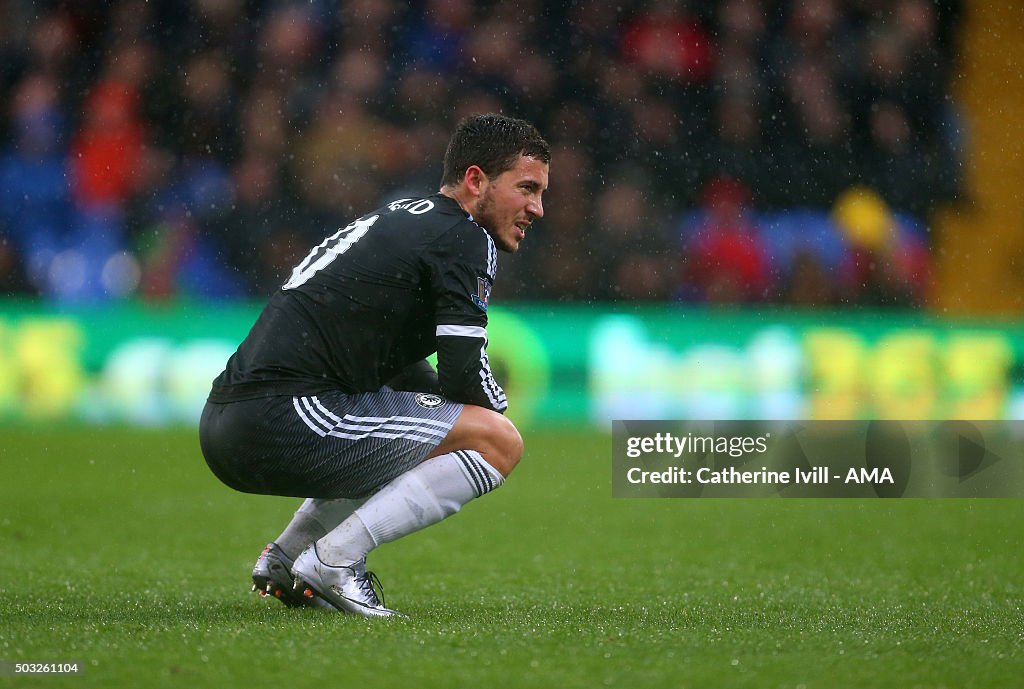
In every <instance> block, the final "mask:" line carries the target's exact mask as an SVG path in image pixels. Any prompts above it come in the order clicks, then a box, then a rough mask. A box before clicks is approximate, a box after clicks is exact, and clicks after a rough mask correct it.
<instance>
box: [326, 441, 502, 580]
mask: <svg viewBox="0 0 1024 689" xmlns="http://www.w3.org/2000/svg"><path fill="white" fill-rule="evenodd" d="M504 480H505V478H504V477H503V476H502V475H501V473H500V472H498V470H497V469H495V468H494V467H492V466H491V465H490V464H488V463H487V461H486V460H485V459H484V458H483V457H482V456H481V455H480V453H479V452H476V451H474V450H456V451H455V452H450V453H448V454H446V455H441V456H440V457H434V458H432V459H428V460H426V461H425V462H423V463H422V464H420V465H419V466H417V467H415V468H413V469H410V470H409V471H407V472H405V473H404V474H402V475H401V476H399V477H398V478H396V479H395V480H393V481H392V482H391V483H389V484H387V485H386V486H384V487H383V488H381V489H380V490H379V491H377V492H376V493H375V494H374V495H373V496H372V497H370V499H369V500H367V501H366V502H365V503H364V504H363V506H362V507H360V508H358V509H357V510H356V511H355V512H354V513H353V514H352V516H351V517H349V518H348V519H346V520H345V521H343V522H342V523H341V524H340V525H339V526H338V528H336V529H334V530H333V531H331V532H330V533H328V534H327V535H326V536H324V537H323V538H321V539H319V540H318V541H317V543H316V550H317V554H318V555H319V556H320V559H321V560H322V561H323V562H324V563H326V564H329V565H347V564H351V563H353V562H356V561H358V560H361V559H362V558H364V557H366V555H367V553H369V552H370V551H371V550H373V549H374V548H376V547H377V546H379V545H382V544H384V543H388V542H390V541H393V540H395V539H397V538H401V537H402V536H407V535H409V534H411V533H413V532H415V531H419V530H420V529H423V528H426V527H428V526H430V525H431V524H436V523H437V522H439V521H441V520H442V519H444V518H445V517H449V516H451V515H453V514H455V513H456V512H458V511H459V509H460V508H461V507H462V506H463V505H465V504H466V503H467V502H469V501H470V500H472V499H473V498H476V497H479V496H481V495H483V494H484V493H489V492H490V491H492V490H494V489H495V488H497V487H498V486H500V485H501V484H502V483H503V482H504Z"/></svg>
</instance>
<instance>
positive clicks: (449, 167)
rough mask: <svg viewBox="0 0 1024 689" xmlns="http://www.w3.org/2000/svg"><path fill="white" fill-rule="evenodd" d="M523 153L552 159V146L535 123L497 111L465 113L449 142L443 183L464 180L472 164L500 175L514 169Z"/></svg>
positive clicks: (453, 184)
mask: <svg viewBox="0 0 1024 689" xmlns="http://www.w3.org/2000/svg"><path fill="white" fill-rule="evenodd" d="M520 155H524V156H529V157H530V158H536V159H537V160H540V161H542V162H544V163H550V162H551V147H550V146H548V142H547V141H545V140H544V139H543V137H541V135H540V132H538V131H537V128H536V127H534V126H533V125H532V124H530V123H529V122H527V121H525V120H517V119H516V118H514V117H506V116H505V115H497V114H495V113H487V114H484V115H470V116H469V117H464V118H462V120H461V121H460V122H459V124H458V125H457V126H456V127H455V133H454V134H452V138H451V140H450V141H449V142H448V150H447V151H445V154H444V174H443V175H442V177H441V186H443V187H446V186H455V185H456V184H458V183H459V182H461V181H462V176H463V175H464V174H465V173H466V170H467V169H469V166H470V165H476V166H477V167H479V168H480V169H481V170H483V171H484V174H485V175H487V176H488V177H497V176H498V175H500V174H501V173H503V172H505V171H506V170H511V169H512V167H513V166H514V165H515V164H516V160H518V159H519V156H520Z"/></svg>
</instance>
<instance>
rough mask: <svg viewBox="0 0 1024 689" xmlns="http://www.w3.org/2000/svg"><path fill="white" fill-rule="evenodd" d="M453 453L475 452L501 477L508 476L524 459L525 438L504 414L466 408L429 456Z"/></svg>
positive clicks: (476, 408) (468, 406)
mask: <svg viewBox="0 0 1024 689" xmlns="http://www.w3.org/2000/svg"><path fill="white" fill-rule="evenodd" d="M454 450H476V451H477V452H479V453H480V454H481V455H482V456H483V458H484V459H485V460H487V463H488V464H490V465H491V466H493V467H494V468H495V469H497V470H498V471H499V472H501V474H502V476H508V475H509V474H510V473H511V472H512V470H513V469H515V467H516V465H517V464H518V463H519V458H520V457H522V456H523V437H522V436H521V435H519V430H518V429H516V427H515V424H513V423H512V422H511V421H509V420H508V419H507V418H505V417H504V416H502V415H501V414H499V413H497V412H495V411H491V410H490V409H484V408H483V407H477V406H473V405H468V404H467V405H466V406H465V408H464V409H463V410H462V414H460V415H459V418H458V419H457V420H456V421H455V425H454V426H452V430H451V431H450V432H449V433H448V435H447V437H445V439H444V440H443V441H441V444H440V445H438V446H437V448H436V449H435V450H434V452H432V453H431V455H430V456H431V457H436V456H438V455H442V454H445V453H448V452H452V451H454Z"/></svg>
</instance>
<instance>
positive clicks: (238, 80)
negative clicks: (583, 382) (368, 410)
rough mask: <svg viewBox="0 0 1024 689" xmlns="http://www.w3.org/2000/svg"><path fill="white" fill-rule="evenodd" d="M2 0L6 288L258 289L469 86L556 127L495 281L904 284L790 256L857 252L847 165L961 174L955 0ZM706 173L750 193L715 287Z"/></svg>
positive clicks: (232, 293)
mask: <svg viewBox="0 0 1024 689" xmlns="http://www.w3.org/2000/svg"><path fill="white" fill-rule="evenodd" d="M0 11H2V14H3V16H4V17H6V18H7V21H5V22H4V23H3V28H0V64H2V67H0V102H3V103H5V104H6V107H5V108H4V110H3V112H2V114H0V151H2V154H0V155H2V158H0V266H3V268H4V270H3V271H0V272H2V274H3V277H2V279H0V287H2V289H3V291H4V292H6V293H9V294H10V293H17V294H41V295H43V296H44V297H46V298H47V299H51V300H55V301H60V302H96V301H118V300H124V299H129V298H138V297H141V298H143V299H148V300H164V299H169V298H175V297H201V298H216V299H238V298H247V297H259V296H263V295H265V294H267V293H268V292H269V291H271V290H273V289H274V288H275V287H276V286H277V285H279V284H280V282H281V281H282V279H283V277H284V273H285V272H286V271H287V270H288V269H289V267H290V265H291V264H292V263H293V261H294V259H295V258H297V257H300V256H301V255H303V254H304V253H305V252H306V250H307V247H308V246H309V245H310V243H311V242H316V241H319V239H320V238H321V237H322V236H323V235H324V233H325V232H327V231H329V230H330V229H331V228H333V227H335V226H337V225H339V224H344V223H345V222H347V219H348V218H350V217H351V216H352V215H353V214H357V213H362V212H365V211H367V210H369V209H371V208H373V207H376V206H377V205H379V204H380V203H381V202H382V201H384V200H388V199H390V198H394V197H396V196H399V195H415V194H426V193H431V192H433V191H434V190H436V187H437V180H438V177H439V159H440V156H441V153H442V151H443V148H444V145H445V142H446V137H447V134H448V132H449V131H450V129H451V127H452V125H453V123H454V121H455V120H456V119H457V118H458V117H459V116H461V115H464V114H466V113H468V112H471V111H478V110H502V111H505V112H508V113H513V114H516V115H520V116H524V117H527V118H530V119H532V120H533V121H535V122H536V123H537V124H538V126H539V127H540V128H541V130H542V131H543V133H544V134H545V135H546V136H547V137H548V138H549V140H550V141H551V142H552V144H553V146H554V147H555V163H554V166H553V170H552V175H553V176H552V188H551V191H550V193H549V197H550V199H549V203H548V207H549V217H548V219H547V221H546V222H545V223H544V227H545V228H546V230H545V231H544V232H543V233H539V234H538V235H537V236H535V237H533V238H532V240H531V241H530V242H528V243H527V245H524V250H523V252H522V255H521V256H518V257H516V258H515V259H512V260H508V261H506V262H505V267H503V276H502V277H503V279H502V280H501V281H500V284H499V290H500V292H501V294H500V295H499V296H500V297H502V298H506V299H507V298H518V299H551V300H595V299H601V300H629V301H635V300H640V299H643V300H666V299H695V300H698V301H712V302H723V301H735V302H751V303H765V302H781V303H786V302H790V301H795V302H796V303H800V304H804V305H815V304H817V305H828V304H835V303H852V304H874V305H897V306H914V305H918V304H920V303H921V302H922V301H923V300H924V298H925V295H924V291H925V290H924V287H923V286H921V285H916V286H911V287H907V288H905V289H894V290H890V291H889V292H887V293H882V292H879V291H878V290H875V291H872V290H870V289H862V288H861V287H860V286H859V285H858V284H857V283H856V281H853V282H849V281H848V284H845V285H842V286H831V287H829V288H828V289H817V288H808V287H806V286H805V287H801V288H799V289H796V288H794V286H793V285H792V284H791V283H792V278H793V275H794V273H795V274H796V275H797V276H798V277H801V279H804V280H805V281H806V280H807V279H809V278H807V276H812V275H815V274H830V273H832V272H833V271H835V270H836V269H837V263H843V262H844V261H845V262H847V263H853V262H855V257H850V256H846V255H845V254H847V253H850V252H848V251H846V249H847V248H848V247H847V242H846V240H845V237H844V236H843V235H842V233H841V232H839V231H838V228H836V227H835V225H834V223H833V222H832V221H831V218H830V215H829V211H830V209H831V207H832V206H833V204H834V203H835V201H836V199H837V198H838V197H839V195H840V194H841V193H842V192H843V191H844V190H846V189H847V188H849V187H851V186H855V185H862V186H866V187H869V188H871V189H873V191H874V192H875V193H876V194H878V195H879V197H880V203H884V204H885V206H886V207H887V208H889V209H891V210H892V211H893V212H898V213H900V214H902V215H903V216H904V217H910V218H912V221H911V225H912V226H914V227H925V228H927V227H929V226H930V220H929V213H930V212H931V210H932V209H934V208H935V207H936V205H938V204H942V203H946V202H949V201H952V200H955V199H956V198H957V195H958V193H959V190H960V186H961V179H960V173H959V170H960V166H959V164H958V163H959V161H960V159H961V157H962V156H963V151H962V150H961V148H962V143H961V137H960V132H959V129H960V126H961V125H960V124H958V123H959V122H961V120H962V118H961V116H960V113H958V111H957V110H956V108H955V106H953V105H952V104H951V103H952V102H951V99H950V98H949V95H950V75H951V73H952V71H953V69H954V67H955V65H956V60H957V57H956V51H955V46H956V41H955V30H956V26H957V20H958V18H959V15H960V9H959V3H957V2H942V3H933V2H931V1H930V0H810V1H806V2H799V3H795V2H786V1H782V2H780V1H778V0H719V1H716V2H711V3H677V2H665V1H664V0H646V1H641V0H636V1H633V2H624V3H622V2H615V3H612V2H603V1H600V2H588V3H542V2H539V1H538V0H529V1H525V2H521V3H517V4H516V5H515V8H514V9H513V8H512V6H510V5H509V4H507V3H497V2H482V3H473V2H469V1H468V0H423V1H421V2H416V3H408V4H407V3H399V2H395V1H393V0H380V1H368V0H347V1H346V2H340V3H334V2H325V1H324V0H312V1H303V2H288V1H284V0H275V1H270V0H252V1H243V0H191V1H189V2H171V1H169V0H151V1H148V2H145V1H143V0H112V1H110V2H102V3H89V2H78V1H75V0H53V1H49V2H46V1H37V2H33V1H29V0H2V1H0ZM723 179H725V180H731V181H732V183H733V185H734V186H735V187H736V188H740V189H744V190H745V192H744V193H745V195H746V197H747V198H748V200H749V204H750V211H751V213H752V214H756V215H757V217H758V218H759V219H758V220H757V221H756V222H754V223H753V227H755V229H756V231H755V232H753V233H752V234H751V235H750V236H749V237H746V238H745V239H742V240H741V241H740V244H744V243H745V245H748V246H747V248H746V249H744V250H743V252H745V253H746V254H747V255H748V260H750V261H755V262H756V261H757V260H760V259H754V258H750V257H751V256H755V255H768V254H770V256H768V257H766V258H765V259H764V261H763V263H764V266H763V267H762V269H756V267H755V268H754V269H753V270H754V273H758V272H759V271H760V272H759V274H758V276H757V278H756V283H757V284H751V285H741V286H739V287H738V288H730V289H726V288H725V287H724V286H723V285H719V286H718V287H716V288H714V289H709V288H708V286H707V285H706V284H701V283H700V281H701V280H702V279H704V280H705V281H706V279H707V278H706V276H705V277H704V278H702V277H701V274H702V273H706V272H707V271H709V270H710V271H712V272H716V271H717V270H718V269H719V268H721V269H722V270H728V265H723V263H727V262H728V260H731V259H733V258H735V255H734V254H733V253H730V251H735V250H736V247H737V246H738V245H737V242H736V240H735V237H733V239H730V240H728V241H724V242H718V243H717V246H716V248H714V250H712V249H711V248H710V247H707V246H705V247H704V249H705V251H704V254H705V255H704V259H703V260H704V261H705V262H710V263H709V264H708V265H705V266H703V267H702V268H701V269H699V270H695V269H694V265H693V263H694V261H693V260H692V256H691V253H690V249H691V248H692V247H690V246H688V245H687V243H686V242H680V237H679V231H678V228H679V227H680V226H685V225H686V223H687V222H688V220H687V219H688V218H692V216H693V214H694V213H695V212H699V209H700V204H701V199H702V198H706V197H707V193H708V192H707V190H708V188H709V186H711V187H713V186H714V185H716V184H720V183H721V181H722V180H723ZM680 218H682V220H680ZM901 225H902V226H907V224H906V223H901ZM739 229H741V228H735V227H720V228H718V231H719V232H729V233H732V234H733V235H735V233H736V231H738V230H739ZM930 238H931V234H930V233H928V232H927V231H926V232H925V234H924V240H925V243H926V244H930V243H931V242H930ZM726 244H728V245H729V247H731V249H729V248H727V247H726V246H725V245H726ZM801 249H806V250H801ZM885 250H886V251H889V250H890V249H889V248H888V247H886V249H885ZM893 251H899V249H898V248H897V249H893ZM741 253H742V252H741ZM926 258H927V256H926ZM926 262H927V261H926ZM843 270H845V271H846V272H847V273H849V272H850V270H852V269H850V268H843ZM748 272H749V271H748ZM566 273H569V275H568V276H566ZM752 274H753V273H752ZM748 278H749V276H748ZM915 279H916V280H918V281H919V282H920V281H921V280H923V279H924V278H922V277H921V276H916V277H915V276H905V277H902V278H901V280H909V281H911V282H913V281H914V280H915Z"/></svg>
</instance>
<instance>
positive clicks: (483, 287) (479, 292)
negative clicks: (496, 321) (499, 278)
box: [472, 278, 491, 311]
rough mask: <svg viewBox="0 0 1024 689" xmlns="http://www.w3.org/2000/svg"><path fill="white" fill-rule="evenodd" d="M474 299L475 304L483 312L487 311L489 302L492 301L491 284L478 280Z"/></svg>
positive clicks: (481, 279)
mask: <svg viewBox="0 0 1024 689" xmlns="http://www.w3.org/2000/svg"><path fill="white" fill-rule="evenodd" d="M472 297H473V303H474V304H476V305H477V306H479V307H480V310H481V311H486V310H487V302H488V301H490V299H491V283H490V282H489V281H487V280H485V279H483V278H477V279H476V294H474V295H472Z"/></svg>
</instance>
